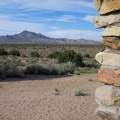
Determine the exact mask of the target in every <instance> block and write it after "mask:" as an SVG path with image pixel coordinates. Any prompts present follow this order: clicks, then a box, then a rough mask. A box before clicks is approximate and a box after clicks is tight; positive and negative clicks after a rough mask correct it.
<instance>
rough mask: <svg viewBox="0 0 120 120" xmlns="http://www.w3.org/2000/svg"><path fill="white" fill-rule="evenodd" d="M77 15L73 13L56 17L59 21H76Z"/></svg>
mask: <svg viewBox="0 0 120 120" xmlns="http://www.w3.org/2000/svg"><path fill="white" fill-rule="evenodd" d="M76 19H77V17H75V16H73V15H63V16H62V17H60V18H58V19H56V20H57V21H59V22H76Z"/></svg>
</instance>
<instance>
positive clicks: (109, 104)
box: [93, 0, 120, 120]
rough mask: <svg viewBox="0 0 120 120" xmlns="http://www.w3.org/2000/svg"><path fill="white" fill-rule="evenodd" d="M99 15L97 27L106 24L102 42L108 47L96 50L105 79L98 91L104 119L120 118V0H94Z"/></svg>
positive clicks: (100, 75) (100, 76)
mask: <svg viewBox="0 0 120 120" xmlns="http://www.w3.org/2000/svg"><path fill="white" fill-rule="evenodd" d="M93 1H94V5H95V7H96V9H97V10H98V13H99V15H98V16H96V17H95V19H94V23H95V26H96V28H104V31H103V33H102V35H101V36H102V37H103V39H102V41H101V43H102V45H104V46H106V50H105V51H103V52H99V53H98V54H96V57H95V59H96V60H97V61H98V62H99V63H100V64H101V67H100V69H99V71H98V77H97V78H98V80H99V81H100V82H103V83H105V85H104V86H102V87H99V88H97V89H96V91H95V100H96V102H97V104H98V105H99V107H98V108H97V109H96V115H97V117H98V118H99V119H100V120H120V0H93Z"/></svg>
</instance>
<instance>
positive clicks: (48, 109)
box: [0, 74, 103, 120]
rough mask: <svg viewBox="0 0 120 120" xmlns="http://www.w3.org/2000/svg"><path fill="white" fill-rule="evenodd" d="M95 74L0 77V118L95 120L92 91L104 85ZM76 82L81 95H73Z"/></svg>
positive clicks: (18, 119) (95, 105) (20, 119)
mask: <svg viewBox="0 0 120 120" xmlns="http://www.w3.org/2000/svg"><path fill="white" fill-rule="evenodd" d="M96 75H97V74H83V75H80V76H77V75H75V76H27V77H26V78H22V79H21V78H14V79H13V78H9V79H6V80H4V81H1V82H0V120H96V117H95V110H96V108H97V107H98V105H97V104H96V102H95V98H94V96H95V93H94V92H95V89H96V88H98V87H99V86H102V85H103V83H100V82H98V81H97V80H96ZM77 86H78V87H80V88H81V89H82V90H83V93H84V95H83V96H74V92H73V90H74V89H75V88H76V87H77ZM55 89H58V90H59V95H56V94H55Z"/></svg>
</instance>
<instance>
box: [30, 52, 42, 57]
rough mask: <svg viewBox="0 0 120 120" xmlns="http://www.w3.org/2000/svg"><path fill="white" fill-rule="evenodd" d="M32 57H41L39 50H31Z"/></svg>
mask: <svg viewBox="0 0 120 120" xmlns="http://www.w3.org/2000/svg"><path fill="white" fill-rule="evenodd" d="M31 57H40V55H39V54H38V52H37V51H35V52H31Z"/></svg>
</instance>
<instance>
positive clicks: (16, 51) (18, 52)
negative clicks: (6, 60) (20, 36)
mask: <svg viewBox="0 0 120 120" xmlns="http://www.w3.org/2000/svg"><path fill="white" fill-rule="evenodd" d="M8 54H9V55H13V56H20V51H19V50H15V49H13V50H11V51H9V53H8Z"/></svg>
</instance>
